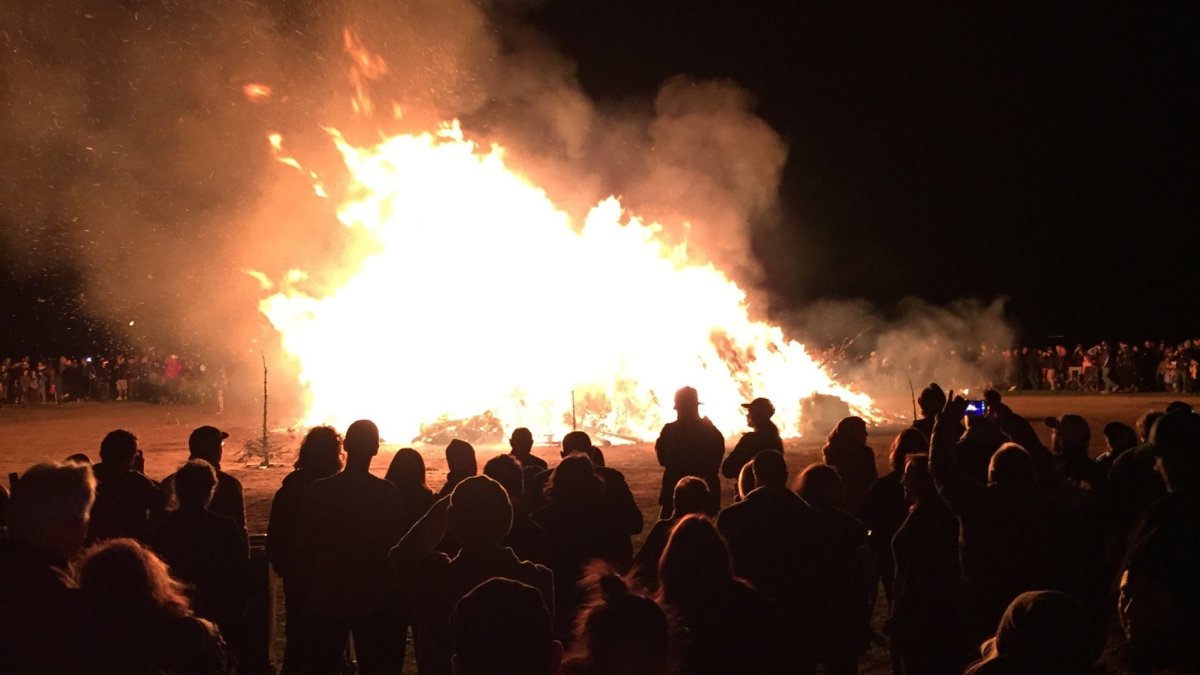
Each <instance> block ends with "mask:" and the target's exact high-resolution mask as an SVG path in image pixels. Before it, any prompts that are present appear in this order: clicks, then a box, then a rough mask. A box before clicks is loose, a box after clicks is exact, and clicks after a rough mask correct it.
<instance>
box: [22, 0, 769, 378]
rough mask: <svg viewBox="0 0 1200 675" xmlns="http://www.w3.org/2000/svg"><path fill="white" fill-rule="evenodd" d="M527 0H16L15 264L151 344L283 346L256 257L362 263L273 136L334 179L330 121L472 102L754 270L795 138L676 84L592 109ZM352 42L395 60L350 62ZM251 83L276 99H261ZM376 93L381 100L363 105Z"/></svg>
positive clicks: (741, 96) (527, 147)
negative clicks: (761, 232)
mask: <svg viewBox="0 0 1200 675" xmlns="http://www.w3.org/2000/svg"><path fill="white" fill-rule="evenodd" d="M529 4H530V3H522V2H508V3H495V4H484V5H481V4H479V3H476V2H472V1H470V0H405V1H403V2H392V1H387V2H385V1H383V0H326V1H324V2H319V1H318V2H304V3H294V2H285V1H284V0H209V1H207V2H187V1H185V0H163V1H159V2H142V1H139V0H129V1H126V2H94V1H92V0H65V1H62V2H52V3H50V2H43V1H42V0H12V1H10V2H6V3H4V4H3V6H0V97H2V100H3V106H2V107H0V172H2V175H3V176H4V180H3V181H0V245H2V246H3V247H4V248H5V249H7V251H6V252H7V253H8V255H6V256H4V257H5V258H8V259H11V260H12V261H20V264H21V265H23V266H24V267H26V268H28V269H31V270H32V269H38V268H48V267H71V268H75V269H77V270H78V272H79V273H80V274H81V275H82V277H83V279H84V280H85V288H86V291H85V294H84V295H85V300H84V304H85V307H86V308H87V309H88V310H89V311H92V312H95V313H98V314H100V315H102V316H105V317H107V318H108V319H109V320H110V321H111V324H112V325H113V326H114V327H115V328H116V329H118V330H120V331H123V333H124V335H123V337H124V338H126V339H127V340H129V341H131V342H133V343H135V344H140V345H143V346H145V345H160V346H162V345H167V346H168V347H167V348H168V349H171V350H175V349H184V350H188V351H190V352H191V353H199V354H204V355H207V356H208V357H210V358H217V359H225V360H227V361H231V362H235V363H237V362H240V363H245V364H247V366H249V365H250V364H257V362H258V359H259V357H258V353H259V351H265V352H266V353H267V357H268V359H270V360H272V361H274V360H275V359H276V357H277V354H274V353H273V352H272V350H273V349H275V347H274V345H275V340H274V336H273V333H272V331H271V329H270V328H269V327H268V326H267V325H266V323H265V321H264V320H263V319H262V317H261V316H260V315H259V314H258V312H257V310H256V307H257V300H258V298H259V296H260V295H261V289H260V288H259V287H258V286H257V284H256V282H255V281H254V280H253V279H251V278H250V277H249V276H248V275H247V274H246V273H245V271H246V270H247V269H256V270H262V271H263V272H264V273H266V274H267V275H268V276H278V275H282V274H283V273H284V272H285V271H286V270H288V269H291V268H302V269H305V270H308V271H309V272H310V273H311V274H312V276H313V278H314V283H320V282H321V281H322V280H330V279H334V278H336V277H338V276H339V275H344V274H346V273H348V271H350V270H351V269H352V268H353V265H354V263H355V262H356V261H354V260H350V259H347V257H346V256H348V255H349V253H348V252H349V251H350V250H351V247H350V246H348V243H349V242H348V237H350V236H351V235H350V234H349V233H348V232H347V231H345V230H344V229H343V228H341V227H340V225H338V224H337V222H336V221H335V219H334V218H333V213H332V207H331V206H330V205H329V204H328V203H326V202H321V201H320V200H316V199H315V198H314V199H302V198H299V197H298V196H299V195H307V194H310V189H309V188H310V186H309V185H308V183H307V179H306V177H305V176H302V175H299V174H294V173H289V172H288V171H286V170H285V169H283V170H281V168H280V167H279V165H278V164H276V163H275V162H274V161H273V158H272V155H271V153H270V150H269V148H268V147H267V144H266V142H265V138H266V135H267V133H268V132H269V131H277V132H280V133H281V134H282V135H283V137H284V139H285V143H287V144H288V147H287V150H288V151H289V152H291V153H294V154H295V155H297V156H303V157H304V158H305V165H306V167H310V166H311V167H313V168H316V169H317V170H318V171H329V172H331V175H328V176H326V175H323V176H322V178H323V179H324V180H326V181H328V182H329V183H331V184H332V187H333V189H336V187H337V180H338V176H337V174H336V170H337V167H338V162H337V158H336V156H335V155H334V153H333V150H332V147H331V145H330V144H329V142H328V138H327V137H326V135H325V132H324V131H323V130H322V126H334V127H337V128H339V129H342V130H344V131H345V132H346V134H347V136H348V137H349V138H351V140H355V141H359V142H369V141H370V140H371V139H372V138H378V134H379V133H380V132H381V131H387V132H397V131H412V130H417V129H420V130H425V129H429V128H432V127H433V125H434V124H435V123H436V122H438V121H440V120H445V119H449V118H452V117H460V118H461V119H462V120H463V124H464V128H465V129H466V131H467V133H468V134H469V135H472V136H475V137H477V138H480V139H481V140H484V141H485V142H486V141H496V142H500V143H501V144H504V145H506V146H507V147H508V148H509V156H510V158H512V159H511V163H512V164H513V165H515V166H517V167H519V168H520V169H521V170H523V171H525V172H527V173H528V174H529V176H530V177H531V178H533V179H534V180H536V181H538V182H539V183H541V184H543V185H544V186H545V187H546V189H547V190H548V192H550V194H551V196H552V197H553V198H554V199H555V200H556V201H558V202H559V203H560V204H562V205H563V206H564V208H567V209H568V210H570V211H571V212H572V213H573V214H576V215H580V214H582V213H583V212H584V211H585V210H586V208H588V207H590V206H591V205H592V204H594V203H595V202H596V201H597V200H598V199H600V198H603V197H605V196H608V195H610V194H617V195H618V196H621V197H622V198H623V200H624V203H625V204H626V206H627V207H628V208H629V209H630V210H631V211H633V212H637V213H640V214H641V215H643V216H645V217H647V218H649V219H657V220H660V221H661V222H662V223H664V225H665V226H667V231H666V235H667V236H668V237H671V238H672V239H674V240H682V239H684V238H686V239H687V240H688V241H689V242H690V243H691V244H692V245H693V250H694V251H696V252H697V253H698V255H701V256H703V257H707V258H708V259H711V260H713V261H714V262H716V263H718V264H719V265H721V266H722V267H723V268H724V269H726V270H728V271H729V272H730V274H731V276H733V277H734V278H735V279H738V280H740V281H742V282H743V283H744V284H747V283H750V284H752V282H753V280H754V279H755V270H756V268H757V267H756V265H754V264H753V262H752V260H753V258H752V256H751V255H750V249H749V245H748V241H749V237H748V236H747V229H746V228H747V223H751V222H754V221H755V220H756V219H757V218H758V216H759V215H760V214H762V213H763V212H765V211H766V210H767V209H768V208H769V207H770V206H771V205H772V203H773V201H774V198H775V194H776V191H777V188H778V183H779V174H780V171H781V168H782V166H783V163H784V160H785V155H786V151H785V148H784V145H783V143H782V141H781V139H780V138H779V136H778V135H777V134H776V133H775V132H774V131H773V130H772V129H771V128H770V127H769V126H768V125H767V124H766V123H765V122H763V121H762V120H761V119H759V118H757V117H755V116H754V114H753V113H752V108H753V102H752V101H751V100H750V98H749V96H748V95H747V94H746V92H744V91H743V90H741V89H740V88H739V87H737V86H736V85H734V84H732V83H727V82H708V81H691V80H687V79H683V78H679V79H673V80H671V81H669V82H667V83H665V84H664V85H663V87H662V89H661V91H660V93H659V95H658V96H657V98H656V99H655V100H654V101H653V102H647V103H646V104H645V105H642V106H638V105H629V104H625V105H622V106H619V107H615V108H605V107H603V106H599V105H597V104H596V103H594V102H593V101H591V100H590V99H589V97H588V96H586V95H585V93H584V92H583V90H582V88H581V87H580V86H579V84H578V82H577V80H576V78H575V73H574V65H573V63H572V62H571V61H570V60H569V59H568V58H566V57H564V56H563V55H562V54H560V53H558V52H557V51H556V50H555V49H554V48H553V47H552V46H550V45H549V43H548V42H547V40H545V39H544V38H543V37H542V36H540V35H538V34H537V33H536V32H534V31H532V30H530V29H528V28H527V27H526V25H525V24H524V23H523V22H522V21H521V18H520V16H519V10H520V9H522V8H523V7H525V6H527V5H529ZM347 29H349V30H350V31H351V32H350V33H349V34H348V33H347ZM351 41H353V42H354V43H355V44H357V45H361V46H363V47H365V48H366V49H367V50H370V51H371V52H373V53H375V54H377V55H378V56H379V57H381V58H382V60H383V63H384V64H386V65H381V64H379V63H359V64H358V65H357V67H354V65H355V64H354V62H353V61H352V59H351V57H350V56H348V54H347V46H348V44H349V43H350V42H351ZM352 46H353V45H352ZM250 83H259V84H263V85H266V86H267V87H269V88H270V92H271V94H270V96H269V97H263V98H261V99H260V100H259V101H258V102H253V101H250V100H248V99H247V98H246V97H245V96H244V95H243V88H244V87H245V86H246V85H247V84H250ZM363 95H366V96H369V98H370V100H371V101H372V102H373V105H374V106H375V110H374V111H373V115H371V116H370V117H366V116H363V115H361V114H355V113H354V112H353V111H352V109H351V108H352V106H351V101H353V100H355V98H356V96H357V97H358V98H360V99H362V98H363ZM393 104H394V105H393ZM359 112H360V113H361V112H362V111H361V110H360V111H359ZM685 224H686V225H687V226H686V227H685ZM247 381H248V382H250V381H253V378H248V379H247Z"/></svg>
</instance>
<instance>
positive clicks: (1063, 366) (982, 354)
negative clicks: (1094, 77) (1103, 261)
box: [819, 339, 1200, 394]
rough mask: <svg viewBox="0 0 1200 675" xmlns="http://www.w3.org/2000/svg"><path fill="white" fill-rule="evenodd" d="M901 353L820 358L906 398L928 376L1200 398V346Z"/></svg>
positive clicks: (939, 348) (835, 353) (918, 347)
mask: <svg viewBox="0 0 1200 675" xmlns="http://www.w3.org/2000/svg"><path fill="white" fill-rule="evenodd" d="M898 351H899V352H900V353H902V356H897V355H891V354H889V353H887V352H880V351H872V352H869V353H865V354H851V353H849V352H848V350H846V349H844V348H830V349H828V350H826V351H824V352H822V353H821V354H820V355H819V358H820V360H821V362H823V363H825V364H827V365H828V366H829V368H830V369H831V370H832V371H833V372H834V373H835V374H836V375H838V376H839V377H841V378H842V379H846V380H857V381H861V382H864V383H866V386H867V389H868V390H869V391H875V392H902V391H908V387H909V386H910V382H911V380H912V379H915V377H916V376H921V377H924V376H928V377H929V378H931V379H934V380H936V381H939V382H944V383H948V384H949V385H950V386H952V387H958V388H961V387H965V386H976V384H977V383H978V382H979V381H981V380H982V381H983V382H985V384H986V386H987V387H988V388H992V389H997V390H1000V391H1018V390H1024V391H1037V390H1050V391H1057V390H1072V391H1080V392H1098V393H1114V392H1127V393H1133V392H1166V393H1175V394H1195V393H1200V339H1197V340H1184V341H1183V342H1181V343H1179V344H1169V343H1167V342H1166V341H1162V340H1160V341H1157V342H1155V341H1152V340H1146V341H1144V342H1141V343H1138V342H1126V341H1123V340H1122V341H1118V342H1115V343H1110V342H1108V341H1107V340H1105V341H1101V342H1099V343H1097V344H1093V345H1090V346H1085V345H1084V344H1082V343H1077V344H1075V346H1074V347H1071V346H1068V345H1067V344H1050V345H1046V346H1041V347H1036V346H1024V347H1011V348H1006V347H1003V346H1000V345H996V344H982V345H978V346H971V347H968V348H966V349H963V348H961V347H955V346H950V345H947V344H944V343H941V342H940V341H938V340H936V339H935V340H930V341H928V342H923V343H920V344H915V345H908V346H907V347H906V348H905V349H903V350H898Z"/></svg>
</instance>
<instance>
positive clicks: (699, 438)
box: [654, 387, 725, 518]
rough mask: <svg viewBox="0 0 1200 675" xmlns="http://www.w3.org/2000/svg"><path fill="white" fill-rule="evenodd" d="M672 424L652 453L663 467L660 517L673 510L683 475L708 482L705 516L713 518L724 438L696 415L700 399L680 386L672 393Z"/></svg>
mask: <svg viewBox="0 0 1200 675" xmlns="http://www.w3.org/2000/svg"><path fill="white" fill-rule="evenodd" d="M675 413H676V419H675V421H674V422H668V423H667V424H666V426H664V427H663V428H662V432H661V433H659V435H658V440H657V441H656V442H655V444H654V452H655V454H656V455H657V456H658V463H659V464H660V465H662V467H663V477H662V488H661V489H660V490H659V493H658V503H659V505H660V506H661V507H662V508H661V510H660V514H659V517H660V518H668V517H670V515H671V512H672V511H674V508H673V506H672V503H671V498H672V495H673V494H674V491H675V484H676V483H678V482H679V479H680V478H683V477H684V476H696V477H697V478H701V479H703V480H704V482H706V483H708V492H709V498H710V499H711V500H712V501H711V503H710V505H709V509H708V513H709V514H712V515H715V514H716V512H717V511H718V510H720V508H721V480H720V476H719V475H718V474H719V472H720V469H721V458H722V457H723V456H724V455H725V437H724V436H722V435H721V432H720V431H718V430H717V427H716V426H715V425H714V424H713V423H712V422H711V421H709V419H708V418H707V417H701V416H700V399H699V396H698V395H697V393H696V390H695V389H693V388H691V387H684V388H682V389H680V390H679V391H677V392H675Z"/></svg>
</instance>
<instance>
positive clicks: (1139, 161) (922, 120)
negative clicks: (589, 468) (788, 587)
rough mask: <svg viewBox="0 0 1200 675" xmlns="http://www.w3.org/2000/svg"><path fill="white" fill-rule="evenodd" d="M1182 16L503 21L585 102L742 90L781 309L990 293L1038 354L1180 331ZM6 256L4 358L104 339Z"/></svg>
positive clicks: (1187, 299) (44, 277) (1079, 13)
mask: <svg viewBox="0 0 1200 675" xmlns="http://www.w3.org/2000/svg"><path fill="white" fill-rule="evenodd" d="M284 5H287V6H289V7H290V6H291V5H290V4H288V3H282V4H281V5H280V6H284ZM1198 16H1200V11H1197V10H1196V6H1195V4H1194V3H1185V2H1177V3H1113V2H1092V3H1040V2H1039V3H1011V2H1010V3H926V6H925V7H920V6H913V5H912V3H906V4H905V5H904V6H871V7H870V8H866V7H860V6H855V3H804V2H730V1H726V2H719V1H716V0H688V1H686V2H685V1H683V0H605V1H603V2H600V1H595V0H544V1H543V2H540V3H533V5H532V9H529V10H528V12H527V13H526V15H525V16H524V17H523V19H522V20H524V21H530V22H532V23H533V24H534V25H535V26H536V27H537V28H538V29H539V30H541V31H542V32H544V33H545V34H546V35H548V36H549V37H550V39H551V40H552V41H553V43H554V44H555V45H556V47H557V48H558V49H559V50H561V51H562V52H563V53H564V54H565V55H566V56H567V57H569V58H571V59H573V60H574V61H575V62H576V63H577V65H578V77H579V80H580V82H581V83H582V85H583V87H584V89H585V90H586V91H587V93H588V94H589V96H591V97H592V98H593V99H594V100H596V101H597V102H598V103H599V104H600V105H605V104H612V105H620V103H621V102H622V101H631V102H632V101H640V102H644V101H648V100H651V99H652V98H653V97H654V95H655V93H656V92H657V91H658V89H659V87H660V86H661V84H662V83H663V82H664V81H665V80H667V79H668V78H670V77H672V76H674V75H679V74H685V75H690V76H693V77H697V78H728V79H731V80H734V81H736V82H737V83H739V84H740V85H742V86H743V87H745V88H746V89H747V90H749V91H750V92H751V93H752V94H753V96H754V98H755V101H756V108H755V112H756V113H757V114H759V115H761V116H762V117H763V118H764V119H765V120H767V122H769V123H770V124H771V125H772V126H773V127H774V128H775V129H776V130H777V131H778V132H779V133H780V134H781V135H782V136H783V137H784V139H785V140H786V142H787V143H788V146H789V159H788V163H787V166H786V167H785V169H784V176H783V184H782V188H781V195H780V209H779V212H778V214H777V216H778V218H779V219H780V221H781V223H782V226H783V227H784V228H786V229H787V231H789V232H790V233H792V235H793V237H792V239H793V240H794V241H793V243H794V245H793V246H792V247H791V253H790V255H786V256H780V255H769V256H768V255H763V256H762V258H763V263H764V265H766V267H767V271H768V273H769V274H770V277H769V281H768V287H769V289H770V290H771V291H773V293H774V296H775V297H776V298H778V299H779V301H780V304H781V305H782V306H784V307H788V306H790V307H802V306H804V304H805V303H807V302H811V301H814V300H818V299H827V298H837V299H841V298H844V299H852V298H863V299H866V300H868V301H870V302H871V303H873V304H874V305H876V306H877V307H879V308H881V309H882V310H883V311H885V312H886V311H887V310H888V309H889V308H891V307H894V306H895V305H896V303H897V302H898V301H899V300H901V299H902V298H904V297H907V296H916V297H919V298H923V299H925V300H927V301H930V302H932V303H935V304H945V303H949V302H951V301H953V300H956V299H959V298H978V299H980V300H983V301H985V302H986V301H990V300H992V299H994V298H996V297H1001V296H1006V297H1008V298H1009V305H1008V310H1009V312H1008V313H1009V316H1010V318H1011V320H1012V322H1013V324H1014V326H1015V327H1016V328H1017V330H1018V334H1019V335H1020V337H1021V339H1022V340H1024V341H1027V342H1030V343H1039V344H1042V343H1047V342H1050V341H1051V338H1050V337H1049V336H1058V335H1063V336H1065V340H1067V341H1072V342H1073V341H1076V340H1081V341H1082V340H1099V339H1101V338H1107V339H1117V338H1135V339H1140V338H1157V337H1164V338H1167V339H1172V340H1179V339H1182V338H1184V337H1194V336H1196V335H1198V334H1200V330H1197V326H1196V322H1195V320H1194V317H1195V309H1196V307H1197V302H1196V300H1195V289H1196V286H1197V279H1198V275H1197V270H1196V261H1197V250H1198V247H1200V242H1198V238H1197V236H1196V235H1197V228H1196V226H1197V223H1200V181H1198V178H1200V176H1198V171H1197V166H1198V161H1197V160H1200V152H1197V151H1198V150H1200V147H1198V146H1200V143H1198V141H1200V138H1198V135H1200V134H1198V130H1200V106H1198V105H1197V89H1198V87H1197V84H1198V82H1197V77H1196V73H1197V72H1200V59H1198V58H1197V56H1198V53H1197V49H1196V46H1195V45H1196V43H1197V40H1196V36H1197V35H1200V21H1198V20H1197V17H1198ZM0 93H3V90H2V88H0ZM754 243H755V246H756V250H758V251H760V252H765V251H766V250H768V249H776V248H778V242H777V241H756V242H754ZM22 255H24V254H23V252H22V251H21V250H19V248H18V247H16V246H4V247H0V284H2V285H3V287H4V289H5V292H4V293H3V294H2V295H0V321H3V335H0V353H2V352H4V351H5V350H13V349H28V348H31V347H32V345H29V344H28V343H29V342H30V340H31V338H30V336H37V337H36V338H35V339H36V340H37V341H38V342H39V343H40V345H41V347H42V348H43V349H44V350H45V351H46V352H47V353H53V352H57V351H60V350H69V349H75V348H83V349H86V348H90V347H89V346H88V345H87V343H90V342H95V341H96V340H97V339H98V337H97V336H100V335H102V334H103V333H104V331H103V329H102V322H100V321H95V320H92V319H88V318H87V312H86V298H80V297H79V290H80V289H79V286H80V280H79V277H78V276H77V275H76V274H74V273H73V272H72V271H71V270H70V269H53V268H52V269H44V268H43V269H42V270H41V271H38V272H36V273H35V274H34V275H33V276H30V274H29V271H28V270H27V269H22V268H21V266H19V265H15V264H14V261H15V260H17V259H18V258H19V257H21V256H22ZM64 327H65V328H66V330H64Z"/></svg>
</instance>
